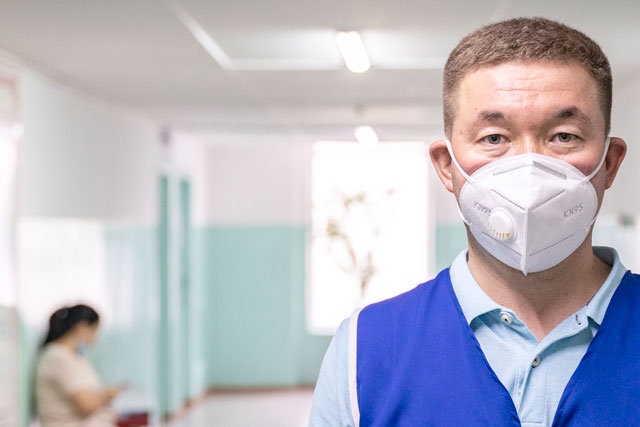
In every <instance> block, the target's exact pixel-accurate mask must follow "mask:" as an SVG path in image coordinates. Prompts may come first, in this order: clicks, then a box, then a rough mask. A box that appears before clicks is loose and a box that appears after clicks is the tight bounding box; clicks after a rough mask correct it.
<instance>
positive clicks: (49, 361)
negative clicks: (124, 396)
mask: <svg viewBox="0 0 640 427" xmlns="http://www.w3.org/2000/svg"><path fill="white" fill-rule="evenodd" d="M99 320H100V318H99V316H98V313H96V311H95V310H94V309H92V308H91V307H88V306H86V305H76V306H73V307H64V308H61V309H59V310H57V311H56V312H55V313H53V314H52V315H51V318H50V319H49V333H48V334H47V338H46V339H45V341H44V344H43V347H42V352H41V355H40V358H39V360H38V366H37V370H36V378H35V395H36V407H37V412H38V415H39V417H40V422H41V424H42V427H113V426H115V425H116V422H117V419H116V415H115V413H114V412H113V411H112V410H111V409H110V407H109V405H110V403H111V401H112V400H113V399H114V398H115V397H116V396H117V395H118V393H119V392H120V389H119V388H118V387H102V385H101V383H100V378H99V377H98V374H97V373H96V371H95V369H94V368H93V367H92V366H91V364H90V363H89V361H88V360H87V359H86V358H85V357H84V356H83V352H84V350H85V349H86V347H87V346H89V345H92V344H93V343H94V342H95V339H96V335H97V331H98V323H99Z"/></svg>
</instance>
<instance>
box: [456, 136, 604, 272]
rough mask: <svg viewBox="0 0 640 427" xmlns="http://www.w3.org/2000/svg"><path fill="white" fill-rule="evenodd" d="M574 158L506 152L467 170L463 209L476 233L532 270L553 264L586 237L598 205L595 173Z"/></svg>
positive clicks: (497, 252) (505, 258) (506, 259)
mask: <svg viewBox="0 0 640 427" xmlns="http://www.w3.org/2000/svg"><path fill="white" fill-rule="evenodd" d="M608 148H609V139H608V138H607V141H606V144H605V149H604V154H603V155H602V159H601V160H600V163H599V164H598V166H597V167H596V169H595V170H594V171H593V172H591V174H589V176H585V175H584V174H583V173H582V172H580V171H579V170H578V169H577V168H575V167H574V166H572V165H571V164H569V163H567V162H565V161H562V160H558V159H554V158H553V157H549V156H544V155H541V154H536V153H526V154H520V155H516V156H511V157H505V158H502V159H499V160H495V161H493V162H491V163H488V164H486V165H485V166H483V167H481V168H480V169H478V170H476V171H475V172H474V173H473V174H472V175H471V176H469V175H467V174H466V173H465V171H464V170H462V168H461V167H460V164H459V163H458V161H457V160H456V158H455V157H454V155H453V149H452V148H451V143H450V142H449V141H447V149H448V150H449V153H450V154H451V158H452V160H453V163H454V164H455V166H456V168H458V170H459V171H460V173H461V174H462V176H464V178H465V179H466V180H467V182H466V183H465V184H464V185H463V186H462V190H461V191H460V206H459V212H460V216H461V217H462V220H463V221H464V222H465V223H466V224H467V225H468V226H469V229H470V230H471V233H472V234H473V236H474V237H475V239H476V240H477V241H478V243H480V245H482V247H483V248H484V249H486V250H487V251H488V252H489V253H490V254H491V255H493V256H494V257H495V258H497V259H498V260H500V261H502V262H503V263H504V264H506V265H508V266H510V267H512V268H515V269H516V270H520V271H522V273H523V274H524V275H526V274H527V273H530V272H531V273H535V272H538V271H543V270H547V269H549V268H551V267H554V266H556V265H558V264H559V263H561V262H562V261H563V260H565V259H566V258H567V257H568V256H569V255H571V254H572V253H573V251H575V250H576V249H577V248H578V246H580V245H581V244H582V242H584V239H585V238H586V237H587V235H588V234H589V230H590V228H591V225H593V223H594V222H595V219H596V214H597V210H598V197H597V194H596V190H595V188H593V185H591V182H590V180H591V178H593V177H594V175H595V174H596V173H598V171H599V170H600V168H601V167H602V164H603V163H604V159H605V156H606V153H607V150H608Z"/></svg>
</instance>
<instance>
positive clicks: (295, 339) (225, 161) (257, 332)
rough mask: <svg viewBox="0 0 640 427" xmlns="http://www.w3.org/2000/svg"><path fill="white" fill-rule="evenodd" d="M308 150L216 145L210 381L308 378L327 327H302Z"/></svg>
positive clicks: (206, 229)
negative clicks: (316, 331)
mask: <svg viewBox="0 0 640 427" xmlns="http://www.w3.org/2000/svg"><path fill="white" fill-rule="evenodd" d="M309 156H310V150H309V147H308V146H307V145H305V144H297V145H296V144H288V143H282V144H277V143H275V144H269V146H265V145H259V144H246V145H238V146H234V147H231V146H213V147H212V148H211V149H210V150H209V154H208V156H207V159H208V161H207V166H208V168H207V170H208V174H207V178H206V181H207V183H208V185H209V187H208V192H207V202H206V212H207V217H206V218H205V221H204V224H200V225H199V226H198V227H197V244H198V245H199V246H200V247H201V248H202V250H201V256H202V259H200V260H199V263H198V269H197V270H198V271H199V272H200V273H199V275H200V277H201V280H206V281H207V286H206V287H205V292H206V296H205V298H206V300H207V301H208V302H209V310H208V315H207V323H208V326H207V337H206V343H207V349H206V351H207V353H206V354H207V357H206V359H207V361H208V370H207V379H208V382H209V384H210V385H211V386H217V387H226V386H290V385H298V384H312V383H314V382H315V380H316V378H317V374H318V371H319V368H320V363H321V361H322V357H323V356H324V352H325V350H326V347H327V346H328V344H329V339H330V337H326V336H314V335H310V334H308V333H307V332H306V329H305V281H306V257H307V248H308V244H307V240H308V238H309V210H308V209H307V206H308V204H307V203H308V201H307V199H306V197H307V185H308V176H307V174H308V172H309V164H310V163H309V162H310V157H309Z"/></svg>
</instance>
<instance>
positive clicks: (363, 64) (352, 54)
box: [336, 31, 371, 73]
mask: <svg viewBox="0 0 640 427" xmlns="http://www.w3.org/2000/svg"><path fill="white" fill-rule="evenodd" d="M336 43H338V49H339V50H340V53H341V54H342V58H343V59H344V63H345V65H346V66H347V68H348V69H349V71H351V72H353V73H364V72H365V71H367V70H368V69H369V68H371V61H369V56H368V55H367V51H366V50H365V48H364V43H362V38H360V34H359V33H358V32H357V31H349V32H339V33H337V34H336Z"/></svg>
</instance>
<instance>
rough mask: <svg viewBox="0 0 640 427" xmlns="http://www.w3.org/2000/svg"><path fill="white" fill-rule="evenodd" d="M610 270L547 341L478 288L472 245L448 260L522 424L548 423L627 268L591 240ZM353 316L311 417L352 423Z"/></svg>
mask: <svg viewBox="0 0 640 427" xmlns="http://www.w3.org/2000/svg"><path fill="white" fill-rule="evenodd" d="M593 250H594V253H595V254H596V256H597V257H598V258H600V259H601V260H602V261H604V262H605V263H606V264H608V265H610V266H611V267H612V268H611V272H610V273H609V276H608V277H607V279H606V280H605V282H604V283H603V285H602V286H601V287H600V289H599V290H598V292H597V293H596V295H594V297H593V298H592V299H591V300H590V301H589V303H588V304H587V305H586V306H584V307H583V308H581V309H580V310H578V311H577V312H576V313H574V314H572V315H571V316H569V317H568V318H566V319H565V320H564V321H563V322H562V323H560V324H559V325H558V326H556V327H555V328H554V329H553V330H552V331H551V332H550V333H549V334H548V335H547V336H546V337H545V338H544V339H543V340H542V341H540V342H538V340H537V339H536V337H535V336H534V335H533V334H532V333H531V331H529V329H528V328H527V326H526V325H525V324H524V323H523V322H522V321H520V320H519V319H518V317H517V316H516V315H515V313H514V312H513V311H511V310H509V309H508V308H506V307H503V306H500V305H499V304H497V303H496V302H495V301H493V300H492V299H491V298H489V296H488V295H487V294H486V293H485V292H484V291H483V290H482V288H480V286H479V285H478V283H477V282H476V281H475V279H474V278H473V276H472V275H471V271H470V270H469V267H468V265H467V250H464V251H463V252H461V253H460V254H459V255H458V256H457V257H456V259H455V260H454V262H453V263H452V264H451V270H450V271H451V282H452V285H453V289H454V291H455V293H456V296H457V298H458V301H459V303H460V307H461V308H462V311H463V313H464V316H465V317H466V319H467V321H468V322H469V325H470V326H471V329H472V330H473V331H474V333H475V335H476V338H477V339H478V342H479V343H480V346H481V347H482V350H483V352H484V354H485V356H486V358H487V360H488V361H489V364H490V365H491V368H492V369H493V370H494V371H495V373H496V374H497V376H498V378H499V379H500V381H501V382H502V383H503V384H504V386H505V387H506V389H507V390H508V391H509V394H510V395H511V398H512V399H513V402H514V404H515V407H516V409H517V410H518V415H519V417H520V420H521V421H522V425H523V426H524V427H534V426H536V427H537V426H550V425H551V423H552V421H553V417H554V415H555V412H556V408H557V407H558V403H559V402H560V398H561V396H562V393H563V391H564V389H565V387H566V385H567V383H568V382H569V379H570V377H571V375H572V374H573V372H574V371H575V369H576V368H577V366H578V364H579V363H580V360H581V359H582V357H583V356H584V354H585V353H586V351H587V347H588V346H589V343H590V342H591V340H592V339H593V337H594V335H595V333H596V332H597V330H598V327H599V326H600V324H601V323H602V319H603V318H604V314H605V312H606V310H607V307H608V305H609V301H610V300H611V297H612V296H613V293H614V292H615V290H616V289H617V287H618V285H619V284H620V281H621V280H622V277H623V276H624V274H625V273H626V271H627V270H626V268H625V267H624V266H623V265H622V263H621V262H620V258H619V256H618V253H617V252H616V250H615V249H612V248H606V247H594V248H593ZM348 340H349V319H346V320H344V321H343V322H342V324H341V325H340V327H339V328H338V330H337V331H336V333H335V335H334V337H333V340H332V341H331V344H330V345H329V349H328V350H327V353H326V354H325V357H324V360H323V362H322V368H321V369H320V375H319V377H318V382H317V384H316V390H315V393H314V397H313V405H312V408H311V417H310V420H309V425H310V426H312V427H320V426H354V422H353V417H352V415H351V406H350V404H349V380H348V352H347V349H348Z"/></svg>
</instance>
